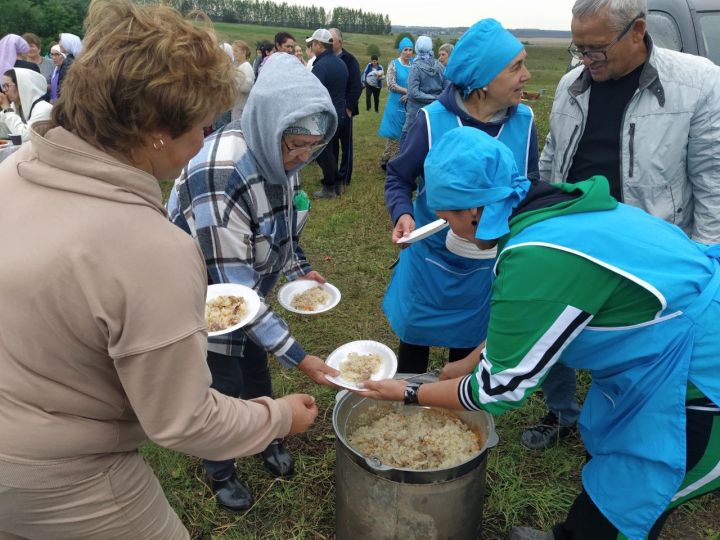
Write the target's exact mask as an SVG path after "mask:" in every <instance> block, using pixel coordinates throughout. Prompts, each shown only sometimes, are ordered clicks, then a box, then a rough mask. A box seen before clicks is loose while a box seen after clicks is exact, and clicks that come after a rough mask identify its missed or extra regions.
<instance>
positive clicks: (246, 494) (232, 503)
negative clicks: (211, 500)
mask: <svg viewBox="0 0 720 540" xmlns="http://www.w3.org/2000/svg"><path fill="white" fill-rule="evenodd" d="M207 481H208V485H209V486H210V489H212V490H213V491H214V492H215V498H216V499H217V502H218V504H219V505H220V506H224V507H225V508H227V509H228V510H232V511H233V512H243V511H245V510H247V509H248V508H250V507H251V506H252V505H253V502H254V500H253V496H252V493H250V490H249V489H248V487H247V486H246V485H245V484H244V483H243V481H242V480H240V478H238V475H237V473H236V472H233V474H232V476H231V477H230V478H227V479H225V480H213V479H212V478H208V479H207Z"/></svg>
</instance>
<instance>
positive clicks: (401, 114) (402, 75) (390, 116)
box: [378, 58, 412, 139]
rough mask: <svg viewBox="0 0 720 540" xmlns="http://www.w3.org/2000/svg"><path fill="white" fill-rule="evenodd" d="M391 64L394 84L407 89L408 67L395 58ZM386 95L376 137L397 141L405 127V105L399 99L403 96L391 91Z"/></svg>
mask: <svg viewBox="0 0 720 540" xmlns="http://www.w3.org/2000/svg"><path fill="white" fill-rule="evenodd" d="M393 62H394V63H395V82H396V83H397V85H398V86H402V87H403V88H407V81H408V75H410V66H406V65H404V64H403V63H402V62H400V60H399V59H397V58H396V59H395V60H393ZM411 63H412V61H411ZM388 94H389V95H388V98H387V102H386V103H385V112H384V113H383V117H382V122H381V123H380V130H379V131H378V135H380V136H381V137H387V138H388V139H399V138H400V136H401V135H402V128H403V126H404V125H405V104H404V103H400V98H401V97H402V96H403V95H404V94H398V93H397V92H393V91H392V90H391V91H390V92H388Z"/></svg>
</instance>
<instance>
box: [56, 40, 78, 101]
mask: <svg viewBox="0 0 720 540" xmlns="http://www.w3.org/2000/svg"><path fill="white" fill-rule="evenodd" d="M82 48H83V46H82V41H81V40H80V38H79V37H77V36H76V35H75V34H67V33H63V34H60V49H61V51H62V52H63V53H64V54H65V59H64V60H63V63H62V66H60V73H59V75H58V82H57V95H58V97H60V90H61V88H60V87H61V86H62V81H63V79H64V78H65V75H66V74H67V70H68V69H70V66H71V65H72V63H73V62H74V61H75V57H76V56H77V55H78V54H80V53H81V52H82Z"/></svg>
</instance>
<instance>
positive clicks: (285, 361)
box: [278, 341, 307, 368]
mask: <svg viewBox="0 0 720 540" xmlns="http://www.w3.org/2000/svg"><path fill="white" fill-rule="evenodd" d="M306 356H307V353H306V352H305V349H303V348H302V346H301V345H300V344H299V343H298V342H297V341H296V342H295V343H293V344H292V346H291V347H290V348H289V349H288V350H287V352H286V353H285V354H283V355H282V356H278V361H279V362H280V364H281V365H282V366H283V367H285V368H292V367H297V366H298V364H299V363H300V362H302V361H303V359H304V358H305V357H306Z"/></svg>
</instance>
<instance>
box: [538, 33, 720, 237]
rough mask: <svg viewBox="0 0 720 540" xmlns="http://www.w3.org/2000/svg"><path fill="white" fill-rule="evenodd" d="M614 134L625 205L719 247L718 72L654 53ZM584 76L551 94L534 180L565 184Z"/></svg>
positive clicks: (693, 60) (584, 103)
mask: <svg viewBox="0 0 720 540" xmlns="http://www.w3.org/2000/svg"><path fill="white" fill-rule="evenodd" d="M646 43H647V45H648V48H649V50H650V56H649V61H648V62H647V63H646V64H645V67H644V68H643V71H642V73H641V75H640V83H639V88H638V90H637V91H636V92H635V95H634V96H633V97H632V98H631V100H630V102H629V103H628V105H627V107H626V109H625V113H624V117H623V125H622V132H621V133H620V169H621V170H620V178H621V182H622V195H623V201H622V202H625V203H627V204H630V205H632V206H637V207H639V208H642V209H644V210H645V211H647V212H648V213H650V214H653V215H655V216H657V217H660V218H662V219H664V220H666V221H669V222H670V223H675V224H676V225H678V226H679V227H681V228H682V229H683V230H684V231H685V232H686V233H687V234H688V235H690V236H691V237H692V238H693V239H694V240H697V241H699V242H703V243H708V244H711V243H720V67H718V66H716V65H715V64H713V63H712V62H711V61H710V60H707V59H706V58H700V57H697V56H692V55H689V54H683V53H678V52H675V51H670V50H668V49H663V48H660V47H654V46H653V44H652V41H651V40H650V38H649V36H646ZM590 88H591V86H590V73H589V71H587V70H586V69H585V68H584V67H583V66H579V67H577V68H575V69H574V70H572V71H570V72H569V73H567V74H566V75H565V76H564V77H563V78H562V79H561V80H560V84H559V85H558V88H557V90H556V93H555V100H554V102H553V106H552V112H551V113H550V132H549V134H548V136H547V140H546V142H545V148H544V149H543V152H542V155H541V157H540V178H542V179H543V180H547V181H550V182H564V181H565V180H566V179H567V175H568V171H569V170H570V167H571V165H572V160H573V156H574V155H575V152H576V150H577V147H578V142H579V141H580V137H581V136H582V133H583V130H584V129H585V122H586V119H587V111H588V104H589V101H590Z"/></svg>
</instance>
